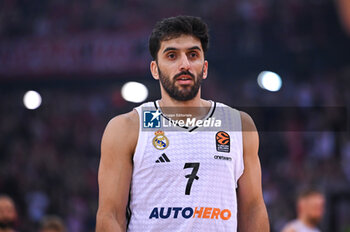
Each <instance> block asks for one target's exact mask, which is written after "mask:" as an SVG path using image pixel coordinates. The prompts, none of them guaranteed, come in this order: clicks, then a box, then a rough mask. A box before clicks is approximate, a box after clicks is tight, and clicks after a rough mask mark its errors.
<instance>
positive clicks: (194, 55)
mask: <svg viewBox="0 0 350 232" xmlns="http://www.w3.org/2000/svg"><path fill="white" fill-rule="evenodd" d="M190 57H191V58H196V57H198V54H197V52H191V53H190Z"/></svg>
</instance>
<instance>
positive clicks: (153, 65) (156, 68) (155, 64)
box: [150, 60, 159, 80]
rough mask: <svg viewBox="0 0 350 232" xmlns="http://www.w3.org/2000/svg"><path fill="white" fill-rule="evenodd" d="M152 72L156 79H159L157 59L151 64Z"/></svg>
mask: <svg viewBox="0 0 350 232" xmlns="http://www.w3.org/2000/svg"><path fill="white" fill-rule="evenodd" d="M150 69H151V73H152V76H153V78H154V79H156V80H159V72H158V65H157V62H156V61H155V60H152V62H151V64H150Z"/></svg>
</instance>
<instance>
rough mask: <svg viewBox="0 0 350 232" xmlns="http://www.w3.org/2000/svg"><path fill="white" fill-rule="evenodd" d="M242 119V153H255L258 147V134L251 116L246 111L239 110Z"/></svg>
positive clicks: (245, 154)
mask: <svg viewBox="0 0 350 232" xmlns="http://www.w3.org/2000/svg"><path fill="white" fill-rule="evenodd" d="M240 115H241V121H242V139H243V153H244V156H245V157H246V156H247V155H248V154H257V153H258V149H259V135H258V132H257V130H256V126H255V123H254V121H253V119H252V117H251V116H250V115H249V114H247V113H246V112H243V111H240Z"/></svg>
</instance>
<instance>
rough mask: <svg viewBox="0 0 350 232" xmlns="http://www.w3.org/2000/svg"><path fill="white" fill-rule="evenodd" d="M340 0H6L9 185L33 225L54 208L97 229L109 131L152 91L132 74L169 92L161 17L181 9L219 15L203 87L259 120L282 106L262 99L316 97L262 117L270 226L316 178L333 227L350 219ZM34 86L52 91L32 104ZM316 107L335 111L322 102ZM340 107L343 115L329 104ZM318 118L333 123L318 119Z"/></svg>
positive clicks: (0, 21)
mask: <svg viewBox="0 0 350 232" xmlns="http://www.w3.org/2000/svg"><path fill="white" fill-rule="evenodd" d="M346 1H347V0H344V2H346ZM338 4H340V5H338ZM341 4H342V3H341V1H340V0H339V1H333V0H234V1H232V0H217V1H210V0H201V1H199V0H194V1H184V0H181V1H160V0H152V1H142V0H88V1H86V0H77V1H69V0H30V1H29V0H0V194H6V195H9V196H10V197H12V198H13V199H14V201H15V203H16V206H17V210H18V213H19V221H18V226H19V229H20V231H24V232H26V231H28V232H32V231H33V232H34V231H38V228H39V225H40V222H41V221H42V219H43V217H44V216H46V215H56V216H58V217H60V218H62V220H63V221H64V223H65V225H66V227H67V230H68V231H69V232H89V231H94V227H95V221H96V220H95V215H96V210H97V205H98V186H97V171H98V164H99V156H100V152H99V149H100V141H101V136H102V134H103V130H104V128H105V126H106V124H107V123H108V121H109V120H110V119H111V118H112V117H114V116H115V115H117V114H120V113H125V112H128V111H130V110H132V108H133V107H135V106H137V105H139V104H140V103H131V102H127V101H126V100H124V98H123V97H122V94H121V88H122V86H123V85H124V84H125V83H126V82H128V81H137V82H140V83H142V84H144V85H145V86H146V87H147V89H148V97H147V99H146V100H145V101H149V100H155V99H158V98H159V97H160V91H159V84H158V82H157V81H155V80H153V78H152V76H151V74H150V72H149V62H150V61H151V57H150V55H149V53H148V47H147V46H148V36H149V35H150V32H151V30H152V27H153V25H154V23H155V22H156V21H158V20H160V19H162V18H164V17H169V16H176V15H180V14H187V15H195V16H200V17H202V18H203V19H204V20H205V21H206V22H207V23H208V25H209V27H210V38H211V43H210V49H209V52H208V54H207V60H208V61H209V76H208V79H207V80H205V81H204V82H203V92H202V93H203V97H204V98H206V99H213V100H215V101H219V102H223V103H225V104H228V105H230V106H232V107H236V108H238V109H240V108H244V107H245V108H247V111H249V110H250V112H252V113H250V114H251V116H252V118H253V119H254V120H255V121H257V122H258V121H259V120H260V121H261V118H259V117H264V120H268V121H269V122H271V121H272V122H274V120H277V118H276V116H275V115H274V114H269V115H268V116H266V115H265V116H261V114H254V112H256V111H259V112H260V111H261V110H262V111H268V112H269V111H270V109H277V111H278V112H279V115H281V114H283V112H284V110H286V112H287V113H288V112H290V110H292V111H293V110H296V111H298V109H299V108H300V107H304V108H303V109H306V115H307V116H305V115H304V116H301V117H300V116H297V115H298V113H291V116H290V117H287V118H288V119H286V120H284V121H283V120H282V122H281V123H283V124H284V126H281V125H279V126H277V127H273V126H272V127H265V126H264V120H263V124H261V123H260V124H259V123H257V127H258V130H259V131H260V132H259V135H260V150H259V155H260V159H261V163H262V176H263V194H264V199H265V202H266V205H267V209H268V213H269V218H270V223H271V230H272V231H280V229H281V228H282V227H283V226H284V225H285V223H286V222H287V221H289V220H291V219H293V218H294V217H295V216H296V212H295V196H296V193H297V192H298V191H299V190H300V188H303V187H305V186H310V185H312V186H316V187H318V188H321V189H322V190H323V191H324V192H325V193H326V197H327V207H326V214H325V217H324V219H323V220H322V225H321V229H322V231H329V232H338V231H342V232H345V231H350V188H349V186H350V185H349V183H350V137H349V127H348V122H349V121H348V112H347V110H346V109H347V108H348V107H349V102H350V91H349V90H350V30H348V31H347V28H349V26H348V25H349V22H347V21H346V20H347V18H349V15H350V13H349V12H346V6H343V5H341ZM348 9H349V7H348ZM262 71H272V72H274V73H277V74H278V75H279V76H280V78H281V80H282V87H281V89H280V90H279V91H275V92H272V91H268V90H267V89H263V88H261V87H260V86H259V85H258V83H257V77H258V75H259V74H260V73H261V72H262ZM29 90H35V91H37V92H38V93H39V94H40V95H41V98H42V104H41V105H40V107H39V108H37V109H35V110H29V109H27V108H25V106H24V103H23V97H24V94H25V93H26V92H27V91H29ZM314 106H316V107H321V108H322V109H323V111H322V112H325V113H322V112H317V113H315V114H311V115H309V114H308V112H309V111H310V112H311V111H312V110H310V109H312V107H314ZM344 109H345V111H344ZM333 110H335V111H337V112H336V113H335V114H337V113H338V114H339V112H340V114H341V115H340V116H341V117H339V115H338V117H325V114H328V113H329V112H331V113H332V111H333ZM312 112H313V111H312ZM331 113H330V114H331ZM344 115H345V119H344V117H343V116H344ZM325 118H326V119H327V120H328V119H329V120H330V121H326V122H324V119H325ZM334 118H335V119H334ZM338 119H339V120H338ZM314 121H323V122H324V123H325V125H326V126H324V127H314V128H311V129H310V127H309V126H308V125H309V123H312V122H314Z"/></svg>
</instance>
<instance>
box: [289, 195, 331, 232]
mask: <svg viewBox="0 0 350 232" xmlns="http://www.w3.org/2000/svg"><path fill="white" fill-rule="evenodd" d="M324 204H325V197H324V196H323V194H322V193H321V192H319V191H318V190H314V189H308V190H305V191H304V192H302V193H301V194H300V195H299V197H298V200H297V214H298V217H297V219H295V220H293V221H291V222H289V223H288V224H287V225H286V226H285V228H284V229H283V230H282V231H283V232H320V230H319V229H318V228H317V225H318V224H319V223H320V221H321V219H322V216H323V213H324Z"/></svg>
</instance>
